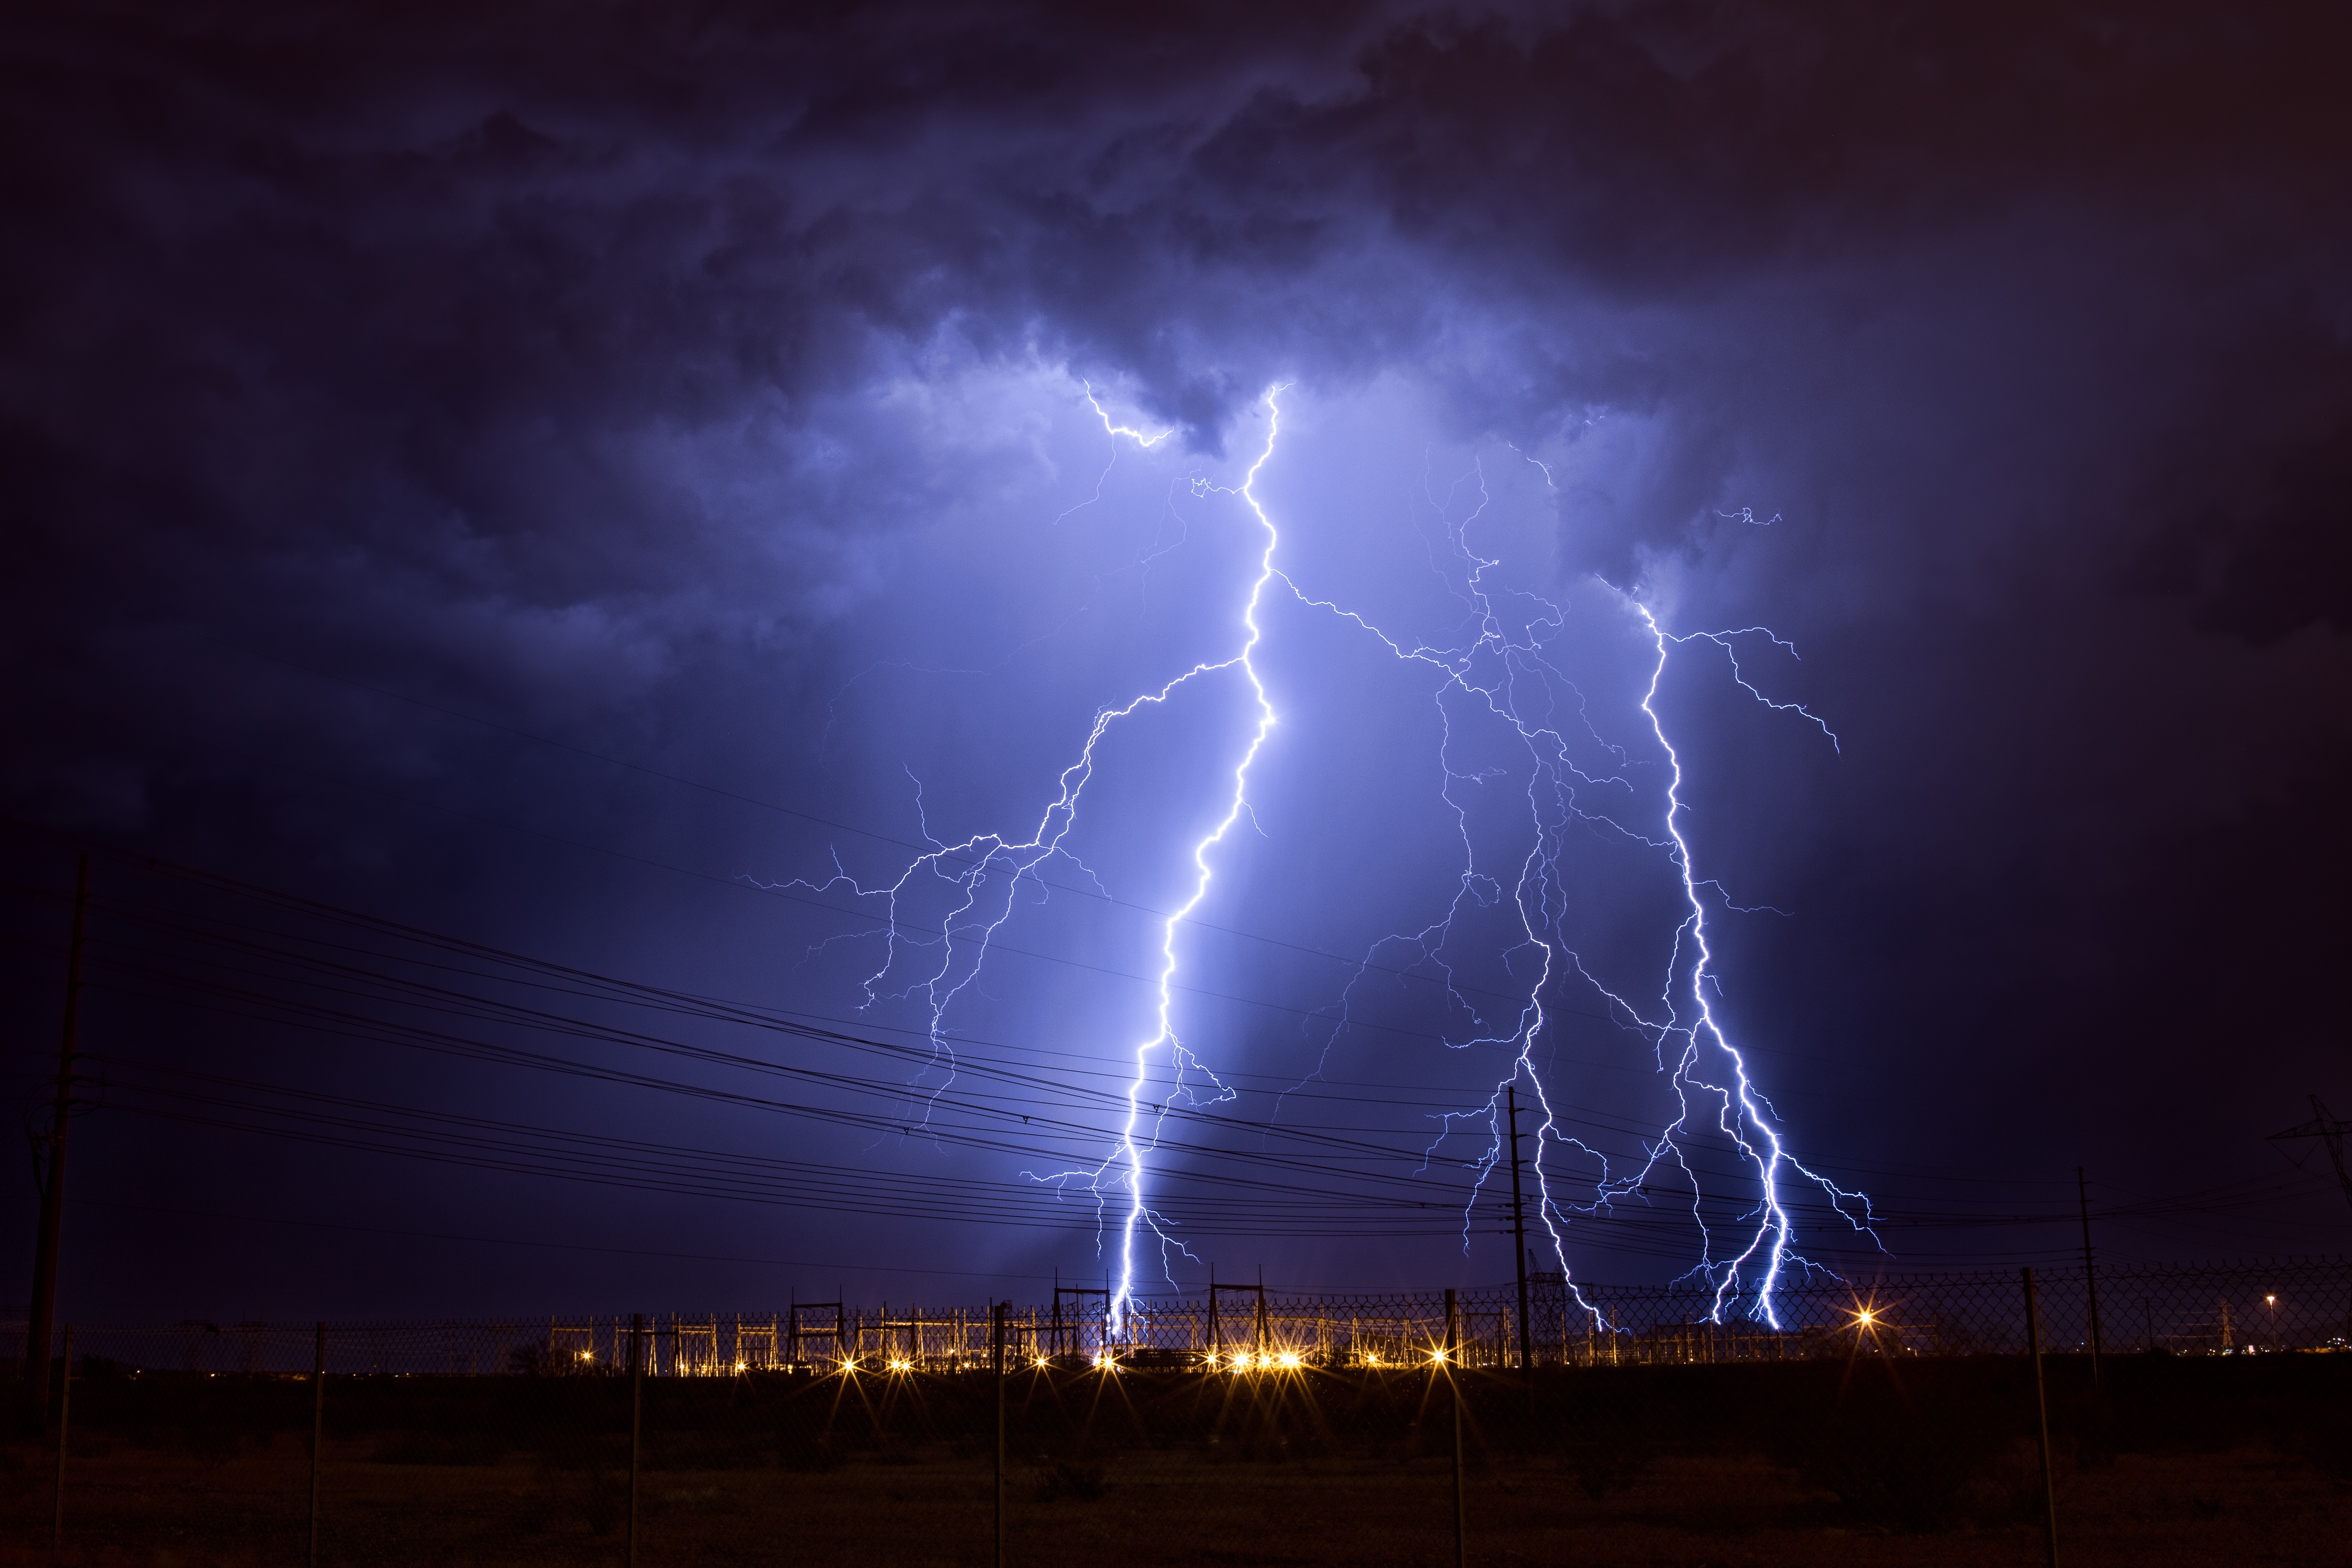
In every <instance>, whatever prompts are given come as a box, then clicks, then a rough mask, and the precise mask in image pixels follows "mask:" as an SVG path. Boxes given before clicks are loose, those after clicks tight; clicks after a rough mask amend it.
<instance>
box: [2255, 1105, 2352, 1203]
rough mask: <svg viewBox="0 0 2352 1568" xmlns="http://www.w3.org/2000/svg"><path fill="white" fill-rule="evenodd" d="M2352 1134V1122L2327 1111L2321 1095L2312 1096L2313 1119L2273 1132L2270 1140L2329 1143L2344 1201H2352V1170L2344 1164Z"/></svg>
mask: <svg viewBox="0 0 2352 1568" xmlns="http://www.w3.org/2000/svg"><path fill="white" fill-rule="evenodd" d="M2346 1134H2352V1122H2347V1121H2341V1120H2339V1119H2337V1118H2336V1117H2334V1116H2331V1115H2329V1114H2328V1113H2327V1107H2326V1106H2325V1105H2323V1104H2321V1103H2319V1096H2318V1095H2316V1094H2315V1095H2313V1096H2312V1097H2311V1120H2310V1121H2308V1122H2298V1123H2296V1124H2294V1126H2292V1127H2289V1128H2288V1129H2287V1130H2286V1131H2284V1132H2283V1133H2273V1134H2271V1135H2270V1139H2269V1141H2270V1142H2271V1143H2273V1144H2276V1143H2281V1142H2284V1141H2285V1140H2287V1139H2302V1138H2317V1139H2318V1140H2319V1141H2320V1142H2321V1143H2323V1144H2326V1145H2327V1157H2328V1158H2329V1159H2331V1160H2334V1161H2335V1162H2336V1180H2337V1181H2339V1182H2341V1183H2342V1184H2343V1185H2344V1201H2345V1202H2347V1203H2352V1170H2347V1169H2346V1168H2345V1166H2344V1139H2345V1136H2346Z"/></svg>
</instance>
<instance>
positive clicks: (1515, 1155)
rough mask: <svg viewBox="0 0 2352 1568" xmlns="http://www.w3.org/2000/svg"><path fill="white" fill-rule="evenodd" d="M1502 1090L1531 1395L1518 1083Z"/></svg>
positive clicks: (1522, 1371) (1523, 1360) (1522, 1352)
mask: <svg viewBox="0 0 2352 1568" xmlns="http://www.w3.org/2000/svg"><path fill="white" fill-rule="evenodd" d="M1503 1093H1504V1095H1505V1097H1506V1099H1507V1101H1508V1103H1509V1104H1510V1107H1511V1241H1512V1248H1513V1250H1514V1251H1516V1252H1517V1254H1518V1260H1519V1376H1520V1377H1521V1378H1522V1379H1524V1380H1525V1381H1526V1383H1527V1385H1528V1393H1529V1394H1530V1396H1532V1395H1533V1393H1534V1391H1535V1385H1536V1362H1535V1354H1534V1350H1533V1343H1534V1342H1533V1341H1532V1339H1531V1338H1530V1337H1529V1334H1528V1207H1527V1203H1526V1200H1525V1199H1524V1198H1523V1197H1521V1196H1520V1193H1519V1086H1518V1085H1517V1084H1516V1083H1513V1084H1510V1085H1508V1086H1507V1087H1506V1088H1505V1089H1504V1091H1503Z"/></svg>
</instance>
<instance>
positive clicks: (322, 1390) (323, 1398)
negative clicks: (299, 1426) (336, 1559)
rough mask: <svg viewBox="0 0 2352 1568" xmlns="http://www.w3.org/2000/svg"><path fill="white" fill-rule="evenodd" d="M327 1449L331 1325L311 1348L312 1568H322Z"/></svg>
mask: <svg viewBox="0 0 2352 1568" xmlns="http://www.w3.org/2000/svg"><path fill="white" fill-rule="evenodd" d="M326 1448H327V1325H326V1324H325V1323H324V1322H320V1324H319V1329H318V1336H317V1338H316V1339H315V1340H313V1341H312V1343H311V1346H310V1556H309V1558H308V1559H307V1561H308V1562H309V1563H310V1568H319V1466H320V1462H321V1457H322V1456H323V1455H324V1454H325V1452H326Z"/></svg>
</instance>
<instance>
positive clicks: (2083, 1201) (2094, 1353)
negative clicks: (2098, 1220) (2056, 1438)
mask: <svg viewBox="0 0 2352 1568" xmlns="http://www.w3.org/2000/svg"><path fill="white" fill-rule="evenodd" d="M2074 1198H2075V1201H2076V1202H2077V1203H2079V1204H2080V1205H2081V1206H2082V1210H2083V1289H2084V1291H2085V1292H2086V1293H2087V1295H2088V1297H2089V1301H2090V1305H2091V1387H2092V1389H2093V1390H2094V1391H2096V1390H2097V1388H2098V1386H2099V1353H2100V1349H2101V1346H2100V1344H2099V1275H2098V1270H2096V1269H2095V1268H2094V1267H2093V1265H2092V1261H2091V1184H2090V1183H2089V1182H2088V1181H2086V1180H2084V1176H2083V1167H2082V1166H2075V1167H2074Z"/></svg>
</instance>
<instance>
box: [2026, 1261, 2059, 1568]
mask: <svg viewBox="0 0 2352 1568" xmlns="http://www.w3.org/2000/svg"><path fill="white" fill-rule="evenodd" d="M2025 1338H2026V1343H2028V1344H2030V1345H2031V1346H2032V1352H2033V1416H2034V1423H2035V1430H2036V1431H2037V1432H2038V1433H2039V1435H2040V1437H2041V1438H2042V1527H2043V1530H2044V1531H2045V1532H2046V1534H2047V1536H2048V1539H2049V1545H2050V1568H2058V1482H2057V1479H2056V1476H2055V1475H2054V1473H2053V1471H2052V1469H2051V1468H2050V1400H2049V1397H2048V1396H2046V1395H2045V1394H2043V1392H2042V1308H2041V1305H2040V1303H2039V1302H2037V1301H2035V1300H2034V1295H2033V1270H2032V1267H2031V1266H2030V1265H2029V1266H2028V1267H2027V1269H2026V1270H2025Z"/></svg>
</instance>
